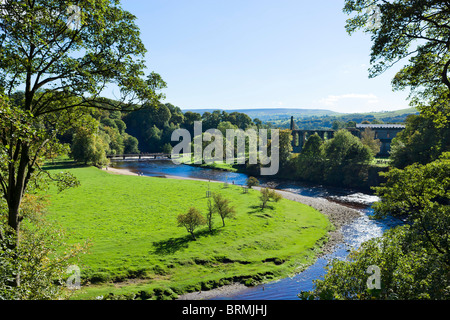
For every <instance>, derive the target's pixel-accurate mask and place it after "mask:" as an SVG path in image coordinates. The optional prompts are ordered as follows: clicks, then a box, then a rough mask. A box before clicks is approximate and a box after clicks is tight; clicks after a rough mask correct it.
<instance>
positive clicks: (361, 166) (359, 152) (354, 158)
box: [323, 129, 373, 186]
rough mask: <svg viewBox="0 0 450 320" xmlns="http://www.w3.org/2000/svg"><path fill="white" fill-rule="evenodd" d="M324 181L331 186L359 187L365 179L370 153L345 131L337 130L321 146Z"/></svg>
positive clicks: (358, 140) (371, 156)
mask: <svg viewBox="0 0 450 320" xmlns="http://www.w3.org/2000/svg"><path fill="white" fill-rule="evenodd" d="M323 152H324V155H323V156H324V158H325V159H326V160H324V167H323V173H324V179H325V180H326V182H327V183H329V184H332V185H349V186H350V185H353V186H354V185H358V184H359V185H361V184H362V183H363V181H365V179H367V164H368V163H369V162H370V161H371V160H372V159H373V155H372V151H371V150H370V149H369V147H367V146H365V145H363V144H362V142H361V140H360V139H359V138H357V137H355V136H354V135H352V134H351V133H350V132H348V131H347V130H345V129H343V130H339V131H338V132H336V134H335V135H334V138H333V139H330V140H327V141H326V142H325V143H324V145H323Z"/></svg>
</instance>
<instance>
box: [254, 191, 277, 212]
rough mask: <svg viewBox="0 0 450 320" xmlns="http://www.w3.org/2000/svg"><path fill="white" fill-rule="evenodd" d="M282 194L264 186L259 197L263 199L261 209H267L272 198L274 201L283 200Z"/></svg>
mask: <svg viewBox="0 0 450 320" xmlns="http://www.w3.org/2000/svg"><path fill="white" fill-rule="evenodd" d="M281 198H282V197H281V195H280V194H279V193H277V192H276V191H275V190H271V189H269V188H264V189H262V190H261V195H260V196H259V199H260V200H261V209H265V208H266V207H267V203H268V202H269V201H270V200H272V201H274V202H278V201H280V200H281Z"/></svg>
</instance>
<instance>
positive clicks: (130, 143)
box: [123, 133, 140, 154]
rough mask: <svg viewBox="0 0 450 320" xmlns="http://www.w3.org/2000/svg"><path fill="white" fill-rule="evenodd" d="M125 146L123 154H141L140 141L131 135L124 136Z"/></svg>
mask: <svg viewBox="0 0 450 320" xmlns="http://www.w3.org/2000/svg"><path fill="white" fill-rule="evenodd" d="M123 145H124V150H123V152H124V153H125V154H139V153H140V151H139V148H138V145H139V141H138V139H136V138H135V137H133V136H130V135H129V134H126V133H125V134H124V139H123Z"/></svg>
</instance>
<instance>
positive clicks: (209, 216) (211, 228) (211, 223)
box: [206, 198, 216, 232]
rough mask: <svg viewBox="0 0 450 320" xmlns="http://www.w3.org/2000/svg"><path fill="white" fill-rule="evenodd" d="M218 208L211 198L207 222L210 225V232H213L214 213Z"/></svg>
mask: <svg viewBox="0 0 450 320" xmlns="http://www.w3.org/2000/svg"><path fill="white" fill-rule="evenodd" d="M215 211H216V210H215V209H214V205H213V203H212V201H211V198H209V199H208V211H206V224H207V225H208V229H209V232H212V230H213V226H214V221H213V214H214V212H215Z"/></svg>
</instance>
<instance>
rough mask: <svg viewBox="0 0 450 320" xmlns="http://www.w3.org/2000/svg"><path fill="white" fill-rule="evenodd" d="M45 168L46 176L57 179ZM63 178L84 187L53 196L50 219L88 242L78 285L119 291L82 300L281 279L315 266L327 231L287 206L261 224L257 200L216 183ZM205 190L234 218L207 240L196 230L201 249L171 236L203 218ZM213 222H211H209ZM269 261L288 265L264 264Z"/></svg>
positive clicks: (302, 210)
mask: <svg viewBox="0 0 450 320" xmlns="http://www.w3.org/2000/svg"><path fill="white" fill-rule="evenodd" d="M49 168H52V169H51V170H50V171H49V173H50V174H52V175H54V173H56V172H59V171H60V170H61V169H60V168H57V167H56V168H53V167H50V166H49ZM69 172H71V173H72V174H73V175H75V176H76V177H77V178H78V179H79V181H80V182H81V185H80V187H78V188H73V189H69V190H66V191H64V192H63V193H58V191H57V190H56V188H52V189H51V190H50V197H51V198H50V200H51V203H50V207H49V209H48V211H49V214H48V216H47V218H48V220H49V222H52V223H56V222H59V223H61V225H62V227H63V228H64V229H66V230H67V232H68V236H69V240H70V241H69V243H78V242H80V241H82V240H83V239H91V244H92V245H91V247H90V249H89V254H87V255H82V256H81V257H80V258H81V261H80V267H81V274H82V279H83V283H85V282H89V281H91V279H92V277H93V276H95V275H99V279H100V278H101V279H104V280H105V281H111V282H112V281H114V282H115V284H112V283H111V282H109V283H108V282H107V283H98V284H95V285H92V286H83V287H82V290H81V291H79V292H77V293H76V298H80V299H81V298H95V297H96V296H106V295H107V294H108V293H109V292H113V293H114V294H128V293H134V294H136V293H137V292H140V291H142V290H145V291H147V292H149V294H151V292H153V289H156V288H169V287H170V288H172V290H173V291H174V292H177V293H178V294H180V293H183V292H187V291H193V290H201V283H206V282H208V283H209V282H211V283H212V281H214V282H215V283H217V284H218V283H219V281H220V283H221V284H224V283H226V281H228V282H233V281H240V280H241V279H242V281H244V277H245V279H248V278H250V277H251V278H253V279H255V280H256V281H258V282H261V281H265V280H267V279H279V278H280V277H283V276H288V275H289V274H291V273H292V272H293V270H295V269H296V268H298V266H299V264H301V265H309V264H311V263H312V262H314V260H315V256H316V254H317V250H318V249H319V248H320V246H321V244H322V243H323V242H322V241H323V239H324V237H326V234H327V232H328V230H329V229H330V228H331V225H330V223H329V221H328V219H327V218H326V216H324V215H323V214H321V213H320V212H318V211H317V210H314V209H312V208H310V207H308V206H305V205H302V204H300V203H298V202H294V201H288V200H285V199H282V200H281V201H280V202H278V203H277V205H276V206H274V208H273V210H272V211H271V216H272V217H267V216H265V215H260V210H259V209H258V210H255V208H256V207H258V205H259V198H258V196H259V192H258V191H256V190H249V193H248V194H244V193H242V189H241V187H239V186H233V185H230V186H229V188H227V189H224V188H223V187H222V184H220V183H211V184H208V183H207V182H202V181H188V180H172V179H160V178H152V177H138V176H124V175H114V174H109V173H107V172H105V171H101V170H98V169H97V168H92V167H91V168H86V167H81V168H73V169H69ZM208 185H209V187H208ZM208 189H209V190H210V191H211V192H212V193H220V194H222V195H223V197H224V198H226V199H229V200H230V202H232V205H233V206H234V207H235V211H236V219H230V220H227V222H226V224H227V227H225V228H215V229H214V230H213V232H212V233H210V232H209V230H208V227H207V226H204V227H203V228H199V229H197V230H196V231H195V236H196V238H197V241H191V235H190V234H188V233H187V232H186V230H185V229H184V228H180V227H177V224H176V218H177V216H178V214H180V213H186V212H188V210H189V208H190V207H195V208H198V210H199V211H200V212H202V213H203V214H204V215H205V213H206V212H207V210H208V208H207V204H208V203H207V199H206V198H205V193H206V191H207V190H208ZM136 190H141V191H142V192H136ZM99 195H101V197H99ZM131 198H132V199H133V201H132V202H130V201H129V200H130V199H131ZM211 200H213V199H211ZM212 202H213V201H212ZM213 203H214V202H213ZM124 212H126V214H124ZM218 217H219V215H216V213H214V219H218ZM217 221H219V220H217ZM217 223H218V222H217ZM221 225H222V224H220V226H221ZM217 226H218V225H217ZM299 226H302V227H304V228H302V229H301V230H300V229H299ZM315 249H317V250H315ZM271 258H279V260H280V261H284V263H282V264H275V263H272V262H262V261H264V260H266V259H271ZM156 265H159V266H160V267H161V268H155V266H156ZM83 266H84V267H83ZM138 270H141V272H140V273H137V272H136V271H138ZM266 277H267V278H266ZM130 278H133V280H131V281H127V279H130ZM222 280H223V281H222ZM210 286H211V285H210ZM175 289H177V290H175Z"/></svg>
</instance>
